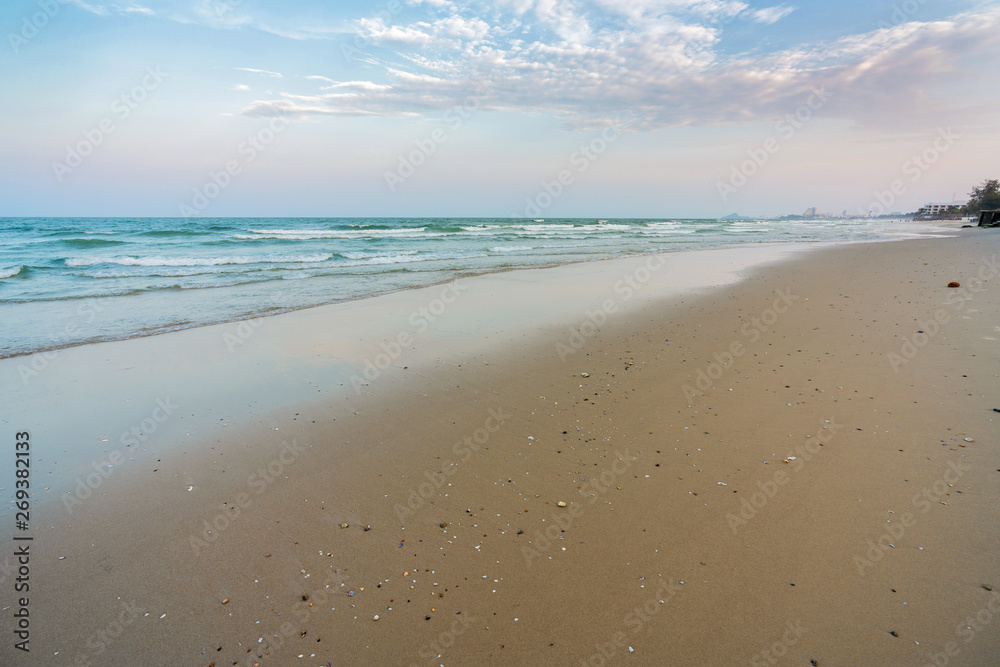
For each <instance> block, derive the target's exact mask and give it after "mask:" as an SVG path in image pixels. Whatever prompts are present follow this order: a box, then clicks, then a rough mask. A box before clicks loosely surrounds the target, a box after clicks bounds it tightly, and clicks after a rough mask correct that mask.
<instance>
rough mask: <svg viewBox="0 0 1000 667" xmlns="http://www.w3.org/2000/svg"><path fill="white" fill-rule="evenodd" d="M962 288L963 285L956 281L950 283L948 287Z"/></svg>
mask: <svg viewBox="0 0 1000 667" xmlns="http://www.w3.org/2000/svg"><path fill="white" fill-rule="evenodd" d="M961 286H962V283H956V282H954V281H953V282H950V283H948V287H961Z"/></svg>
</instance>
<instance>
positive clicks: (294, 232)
mask: <svg viewBox="0 0 1000 667" xmlns="http://www.w3.org/2000/svg"><path fill="white" fill-rule="evenodd" d="M426 230H427V227H413V228H409V229H251V230H249V231H250V233H249V234H234V235H233V238H236V239H239V240H241V241H258V240H263V239H271V240H289V241H310V240H313V239H357V238H364V237H371V236H388V237H392V238H399V237H406V236H416V235H424V234H423V232H425V231H426ZM432 235H433V234H427V235H426V236H432ZM443 235H444V234H437V236H443Z"/></svg>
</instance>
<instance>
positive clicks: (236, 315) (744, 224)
mask: <svg viewBox="0 0 1000 667" xmlns="http://www.w3.org/2000/svg"><path fill="white" fill-rule="evenodd" d="M932 229H934V228H933V227H932V226H930V225H926V224H915V223H911V222H902V221H899V220H895V221H890V220H866V219H857V220H751V219H737V220H731V219H725V220H691V219H666V218H665V219H643V220H634V219H607V220H598V219H546V220H526V219H517V218H496V219H493V218H0V238H2V239H3V241H2V250H0V322H2V323H3V324H2V327H0V358H3V357H9V356H14V355H19V354H29V353H33V352H39V351H46V350H51V349H58V348H62V347H67V346H71V345H79V344H82V343H88V342H95V341H105V340H117V339H123V338H130V337H135V336H142V335H149V334H154V333H161V332H166V331H172V330H176V329H182V328H187V327H194V326H202V325H206V324H213V323H218V322H228V321H234V320H239V319H246V318H252V317H257V316H261V315H268V314H274V313H280V312H284V311H289V310H295V309H300V308H308V307H311V306H318V305H321V304H327V303H334V302H338V301H346V300H351V299H362V298H365V297H370V296H374V295H378V294H384V293H387V292H393V291H397V290H401V289H408V288H414V287H421V286H425V285H431V284H434V283H438V282H442V281H446V280H450V279H453V278H455V277H461V276H468V275H474V274H481V273H489V272H494V271H502V270H507V269H514V268H524V267H541V266H553V265H557V264H565V263H569V262H581V261H591V260H598V259H605V258H611V257H621V256H625V255H639V254H645V253H662V252H676V251H686V250H698V249H706V248H722V247H732V246H737V245H743V244H747V243H788V242H799V243H801V242H857V241H878V240H890V239H895V238H903V237H911V236H915V235H919V234H920V233H921V232H924V233H926V232H927V231H930V230H932Z"/></svg>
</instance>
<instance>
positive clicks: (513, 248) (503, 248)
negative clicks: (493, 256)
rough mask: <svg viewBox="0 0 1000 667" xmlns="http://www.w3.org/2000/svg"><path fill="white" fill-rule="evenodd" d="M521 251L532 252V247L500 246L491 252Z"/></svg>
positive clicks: (491, 249)
mask: <svg viewBox="0 0 1000 667" xmlns="http://www.w3.org/2000/svg"><path fill="white" fill-rule="evenodd" d="M519 250H531V246H530V245H507V246H503V245H498V246H496V247H494V248H490V252H518V251H519Z"/></svg>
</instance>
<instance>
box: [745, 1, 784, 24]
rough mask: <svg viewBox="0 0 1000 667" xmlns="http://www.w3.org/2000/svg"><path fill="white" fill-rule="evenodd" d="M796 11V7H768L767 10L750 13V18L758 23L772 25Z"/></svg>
mask: <svg viewBox="0 0 1000 667" xmlns="http://www.w3.org/2000/svg"><path fill="white" fill-rule="evenodd" d="M794 11H795V7H786V6H784V5H778V6H777V7H768V8H766V9H757V10H755V11H752V12H750V18H751V20H753V21H755V22H757V23H763V24H764V25H771V24H772V23H777V22H778V21H780V20H781V19H783V18H785V17H786V16H788V15H789V14H791V13H792V12H794Z"/></svg>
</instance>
